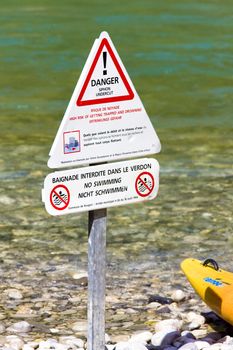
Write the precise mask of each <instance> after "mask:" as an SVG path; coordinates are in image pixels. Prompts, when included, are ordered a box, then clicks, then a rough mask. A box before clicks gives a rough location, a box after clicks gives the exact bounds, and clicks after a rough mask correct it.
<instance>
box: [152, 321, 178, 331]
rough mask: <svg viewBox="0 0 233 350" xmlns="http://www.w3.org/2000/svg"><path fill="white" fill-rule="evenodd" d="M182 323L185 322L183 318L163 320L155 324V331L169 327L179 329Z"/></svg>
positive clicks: (169, 328)
mask: <svg viewBox="0 0 233 350" xmlns="http://www.w3.org/2000/svg"><path fill="white" fill-rule="evenodd" d="M182 325H183V322H182V321H181V320H178V319H173V318H169V319H167V320H162V321H159V322H157V323H156V324H155V331H156V332H159V331H163V330H167V329H168V330H176V331H178V330H180V329H181V327H182Z"/></svg>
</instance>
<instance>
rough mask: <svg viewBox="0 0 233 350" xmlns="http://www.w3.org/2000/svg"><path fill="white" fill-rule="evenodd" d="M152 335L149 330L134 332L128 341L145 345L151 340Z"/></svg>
mask: <svg viewBox="0 0 233 350" xmlns="http://www.w3.org/2000/svg"><path fill="white" fill-rule="evenodd" d="M152 335H153V334H152V333H151V332H149V331H144V332H140V333H136V334H133V335H132V336H131V338H130V339H129V342H130V343H132V342H135V343H141V344H143V345H146V344H147V343H148V342H149V341H150V340H151V338H152Z"/></svg>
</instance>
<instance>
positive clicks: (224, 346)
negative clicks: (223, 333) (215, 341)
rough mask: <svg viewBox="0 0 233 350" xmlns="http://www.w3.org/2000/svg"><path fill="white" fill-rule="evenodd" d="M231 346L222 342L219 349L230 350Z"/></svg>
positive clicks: (232, 347)
mask: <svg viewBox="0 0 233 350" xmlns="http://www.w3.org/2000/svg"><path fill="white" fill-rule="evenodd" d="M232 349H233V346H232V345H230V344H222V346H221V350H232Z"/></svg>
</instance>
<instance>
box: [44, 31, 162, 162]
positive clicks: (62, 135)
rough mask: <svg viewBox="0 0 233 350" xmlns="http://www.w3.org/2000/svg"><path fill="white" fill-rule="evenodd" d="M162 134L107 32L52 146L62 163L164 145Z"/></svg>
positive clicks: (146, 150)
mask: <svg viewBox="0 0 233 350" xmlns="http://www.w3.org/2000/svg"><path fill="white" fill-rule="evenodd" d="M160 148H161V146H160V142H159V138H158V136H157V134H156V132H155V130H154V128H153V125H152V124H151V121H150V119H149V117H148V115H147V113H146V111H145V108H144V106H143V104H142V102H141V100H140V98H139V96H138V94H137V92H136V90H135V88H134V86H133V83H132V82H131V80H130V77H129V75H128V73H127V71H126V69H125V67H124V65H123V63H122V61H121V59H120V57H119V55H118V53H117V51H116V49H115V47H114V45H113V43H112V41H111V39H110V37H109V35H108V33H106V32H102V33H101V34H100V37H99V38H98V39H96V40H95V42H94V44H93V46H92V49H91V51H90V54H89V56H88V58H87V61H86V64H85V66H84V68H83V70H82V73H81V75H80V78H79V80H78V83H77V85H76V87H75V90H74V92H73V95H72V97H71V100H70V102H69V105H68V107H67V110H66V112H65V115H64V117H63V120H62V122H61V124H60V127H59V129H58V132H57V135H56V137H55V140H54V142H53V145H52V148H51V150H50V153H49V155H50V159H49V161H48V166H49V167H50V168H62V167H68V166H76V165H84V164H91V163H100V162H111V161H113V160H120V159H125V158H134V157H139V156H145V155H149V154H154V153H158V152H159V151H160Z"/></svg>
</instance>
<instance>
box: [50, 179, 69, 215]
mask: <svg viewBox="0 0 233 350" xmlns="http://www.w3.org/2000/svg"><path fill="white" fill-rule="evenodd" d="M50 203H51V204H52V206H53V208H54V209H56V210H64V209H66V208H67V206H68V205H69V203H70V192H69V190H68V188H67V187H66V186H64V185H57V186H55V187H54V188H53V189H52V191H51V193H50Z"/></svg>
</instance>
